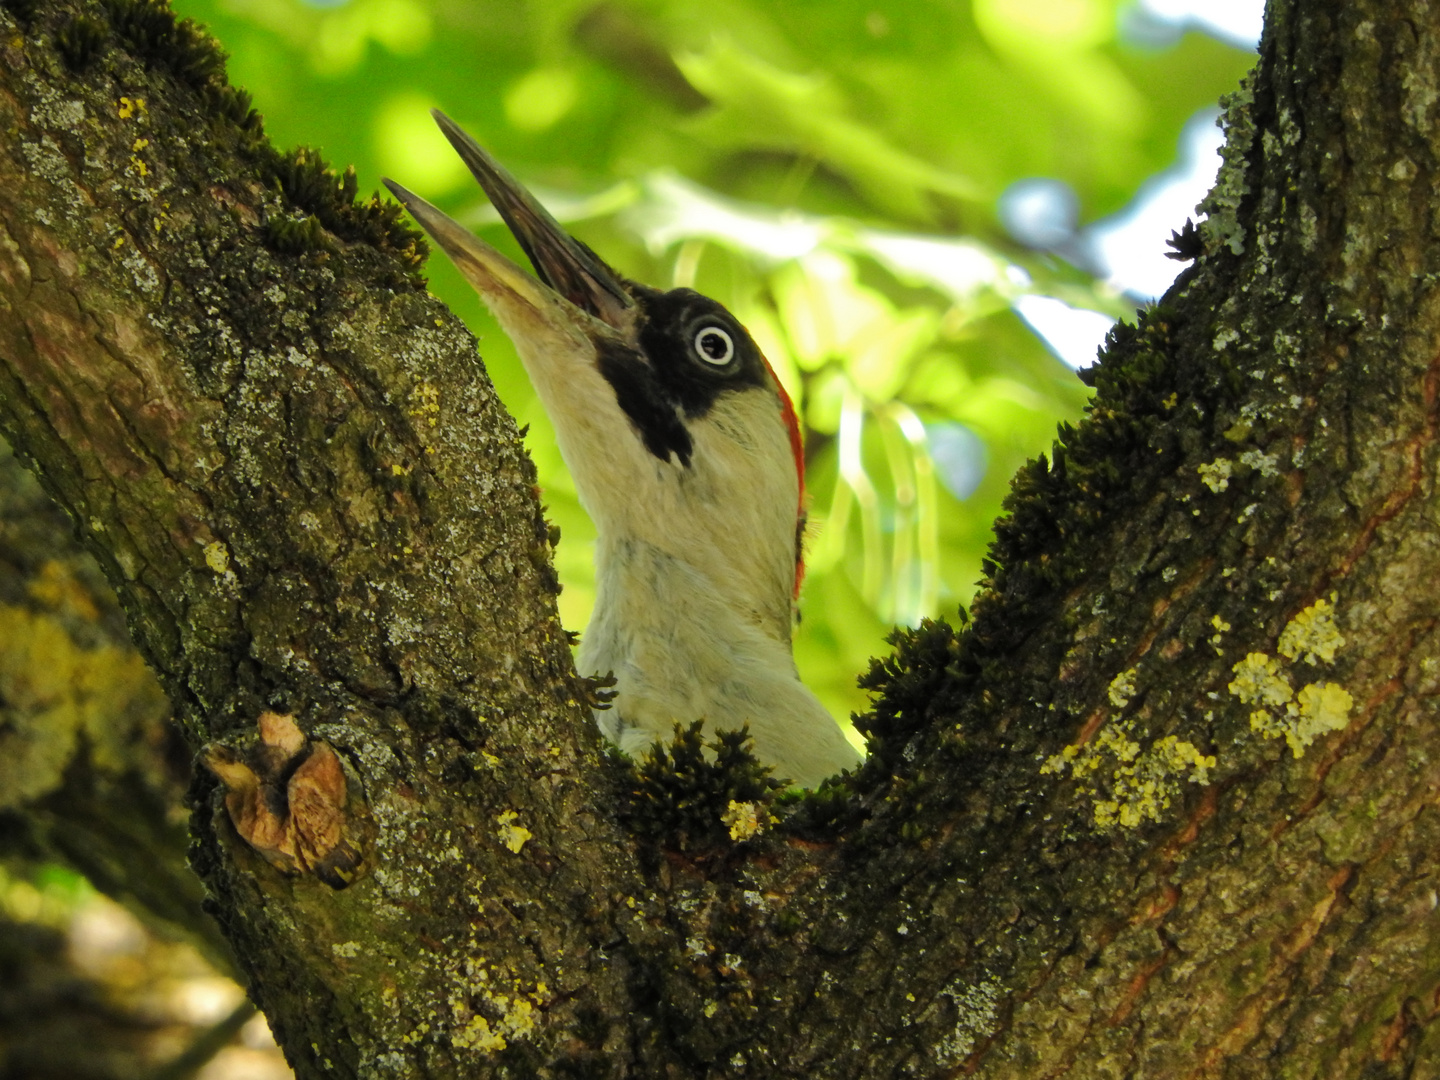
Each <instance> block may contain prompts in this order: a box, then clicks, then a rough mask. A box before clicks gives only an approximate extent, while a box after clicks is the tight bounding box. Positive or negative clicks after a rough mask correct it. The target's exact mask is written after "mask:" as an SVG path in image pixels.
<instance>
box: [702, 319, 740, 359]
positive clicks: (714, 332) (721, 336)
mask: <svg viewBox="0 0 1440 1080" xmlns="http://www.w3.org/2000/svg"><path fill="white" fill-rule="evenodd" d="M695 355H696V356H698V357H700V359H701V360H704V361H705V362H706V363H707V364H714V365H715V366H716V367H724V366H725V365H726V364H728V363H730V361H731V360H732V359H734V357H735V342H734V341H733V340H732V339H731V337H730V335H729V334H728V333H726V332H725V331H724V330H721V329H720V327H718V326H705V327H702V328H701V329H700V332H699V333H697V334H696V335H695Z"/></svg>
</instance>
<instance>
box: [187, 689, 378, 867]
mask: <svg viewBox="0 0 1440 1080" xmlns="http://www.w3.org/2000/svg"><path fill="white" fill-rule="evenodd" d="M258 727H259V729H260V740H259V742H258V743H256V744H255V745H254V746H253V747H251V748H249V750H248V751H247V752H245V753H243V754H242V753H241V752H240V751H237V750H235V749H234V748H232V747H229V746H225V745H223V744H221V743H211V744H210V745H209V746H207V747H206V748H205V750H204V752H203V753H202V755H201V760H203V761H204V763H205V765H206V767H207V768H208V769H209V770H210V771H211V772H212V773H214V774H215V775H216V776H217V777H218V778H219V779H220V782H221V783H222V784H223V785H224V786H225V809H226V810H227V811H228V812H229V815H230V823H231V824H232V825H234V826H235V831H236V832H237V833H239V834H240V838H241V839H242V840H244V841H245V842H246V843H247V844H249V845H250V846H251V847H252V848H254V849H255V850H256V851H257V852H259V853H260V854H261V855H262V856H263V857H264V858H265V861H266V862H268V863H270V865H271V866H274V867H276V868H277V869H279V870H281V871H283V872H284V873H287V874H304V873H308V874H314V875H315V876H316V877H317V878H319V879H320V880H321V881H323V882H324V883H325V884H326V885H329V886H330V887H331V888H332V889H343V888H345V887H346V886H347V885H350V884H351V883H352V882H354V881H355V880H356V879H357V878H358V877H359V876H360V874H361V873H362V872H363V871H364V869H365V857H364V854H363V853H362V851H361V846H362V845H361V844H360V841H359V838H358V834H359V828H358V822H357V820H356V811H357V810H359V809H360V808H359V807H358V806H354V807H352V806H351V804H350V800H349V785H348V784H347V782H346V780H345V770H344V768H343V767H342V766H341V764H340V758H339V757H338V756H337V755H336V753H335V751H334V750H332V749H331V748H330V745H329V744H328V743H325V742H323V741H321V740H319V739H314V740H312V739H308V738H306V736H305V733H304V732H303V731H301V730H300V728H299V726H298V725H297V724H296V723H295V720H294V718H293V717H291V716H286V715H281V714H280V713H273V712H265V713H261V714H260V719H259V722H258Z"/></svg>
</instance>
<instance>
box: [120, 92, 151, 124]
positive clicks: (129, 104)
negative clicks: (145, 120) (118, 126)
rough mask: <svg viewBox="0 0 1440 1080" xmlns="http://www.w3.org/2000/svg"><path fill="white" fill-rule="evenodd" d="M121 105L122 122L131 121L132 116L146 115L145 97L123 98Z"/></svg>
mask: <svg viewBox="0 0 1440 1080" xmlns="http://www.w3.org/2000/svg"><path fill="white" fill-rule="evenodd" d="M119 105H120V108H119V114H120V119H121V120H129V119H130V118H131V117H132V116H143V115H145V99H144V98H143V97H134V98H131V97H122V98H121V99H120V103H119Z"/></svg>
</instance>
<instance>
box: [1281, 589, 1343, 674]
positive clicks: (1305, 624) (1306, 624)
mask: <svg viewBox="0 0 1440 1080" xmlns="http://www.w3.org/2000/svg"><path fill="white" fill-rule="evenodd" d="M1344 644H1345V635H1344V634H1342V633H1340V631H1339V630H1338V629H1336V627H1335V609H1334V608H1332V607H1331V606H1330V601H1328V600H1316V601H1315V603H1313V604H1311V605H1310V606H1309V607H1307V608H1306V609H1305V610H1304V611H1302V612H1300V614H1299V615H1296V616H1295V618H1293V619H1291V620H1290V622H1289V623H1288V624H1287V625H1286V627H1285V629H1284V630H1283V631H1282V632H1281V634H1280V645H1279V649H1280V655H1281V656H1284V657H1286V658H1287V659H1290V660H1299V659H1304V661H1305V662H1306V663H1307V664H1315V663H1318V662H1324V663H1326V664H1329V663H1332V662H1333V661H1334V659H1335V653H1336V652H1337V651H1338V650H1339V649H1340V647H1341V646H1343V645H1344Z"/></svg>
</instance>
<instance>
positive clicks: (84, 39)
mask: <svg viewBox="0 0 1440 1080" xmlns="http://www.w3.org/2000/svg"><path fill="white" fill-rule="evenodd" d="M105 37H106V31H105V25H104V24H103V23H101V22H100V21H98V20H96V19H92V18H90V16H88V15H77V16H75V17H74V18H73V19H71V20H70V21H69V22H67V23H66V24H65V25H64V26H62V27H61V28H60V29H59V30H58V31H56V33H55V48H56V49H57V50H58V51H59V53H60V56H61V58H62V59H63V60H64V61H65V66H66V67H68V68H69V69H70V70H71V71H75V72H82V71H85V70H86V69H87V68H88V67H89V66H90V65H91V64H92V63H94V61H95V57H97V56H98V55H100V49H101V47H102V46H103V45H104V44H105Z"/></svg>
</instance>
